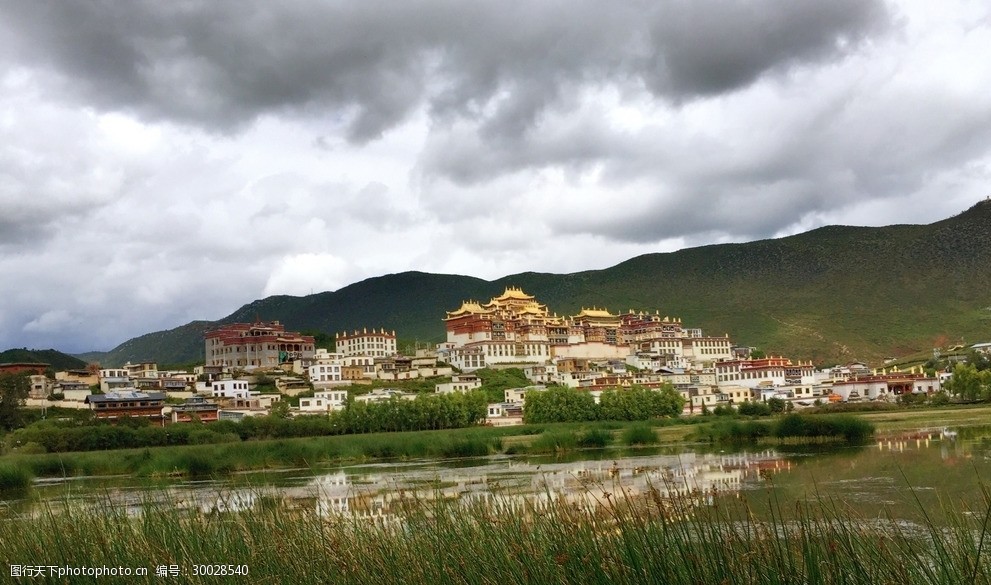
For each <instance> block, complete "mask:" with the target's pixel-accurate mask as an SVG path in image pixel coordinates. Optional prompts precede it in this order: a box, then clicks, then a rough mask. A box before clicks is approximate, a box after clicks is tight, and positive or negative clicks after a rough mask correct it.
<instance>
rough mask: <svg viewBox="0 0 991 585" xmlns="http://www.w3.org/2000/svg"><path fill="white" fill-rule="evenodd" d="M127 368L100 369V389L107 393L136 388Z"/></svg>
mask: <svg viewBox="0 0 991 585" xmlns="http://www.w3.org/2000/svg"><path fill="white" fill-rule="evenodd" d="M134 389H135V388H134V384H133V383H132V382H131V378H130V376H128V374H127V370H125V369H123V368H105V369H102V370H100V391H101V392H103V393H104V394H106V393H107V392H113V391H115V390H124V391H127V390H134Z"/></svg>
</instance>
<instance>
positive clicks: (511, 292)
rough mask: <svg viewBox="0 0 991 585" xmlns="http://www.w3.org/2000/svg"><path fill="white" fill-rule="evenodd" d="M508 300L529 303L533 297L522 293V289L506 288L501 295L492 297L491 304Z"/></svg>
mask: <svg viewBox="0 0 991 585" xmlns="http://www.w3.org/2000/svg"><path fill="white" fill-rule="evenodd" d="M510 299H513V300H520V301H530V300H533V297H532V296H530V295H528V294H526V293H525V292H523V290H522V289H519V288H516V287H513V286H507V287H506V290H505V291H504V292H503V293H502V294H501V295H499V296H497V297H492V301H491V302H496V301H508V300H510Z"/></svg>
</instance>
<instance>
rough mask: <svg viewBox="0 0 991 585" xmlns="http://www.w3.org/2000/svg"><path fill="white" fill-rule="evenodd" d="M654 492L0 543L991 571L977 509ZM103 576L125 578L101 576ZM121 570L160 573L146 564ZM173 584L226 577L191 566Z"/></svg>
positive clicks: (415, 572) (479, 571) (75, 554)
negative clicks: (898, 512) (865, 513)
mask: <svg viewBox="0 0 991 585" xmlns="http://www.w3.org/2000/svg"><path fill="white" fill-rule="evenodd" d="M716 501H717V503H718V504H719V505H718V506H706V505H703V502H704V500H700V499H699V498H697V497H695V498H683V499H673V500H670V499H666V498H662V497H661V496H660V493H659V492H657V491H652V492H650V493H649V494H647V495H646V496H645V497H640V498H632V497H631V498H630V499H626V498H623V497H621V494H616V495H609V496H606V500H605V501H603V502H600V504H601V505H600V506H599V507H597V508H586V507H583V506H576V505H574V503H566V502H552V503H550V504H546V505H540V506H538V505H536V504H534V503H533V502H532V501H529V502H526V501H524V502H518V501H513V502H511V501H503V502H496V503H495V504H492V505H483V504H472V505H459V504H457V503H450V502H446V503H445V502H432V503H429V504H418V503H416V502H407V503H406V504H405V506H403V507H402V509H401V519H397V520H394V521H390V520H384V521H377V522H371V521H369V520H367V519H364V518H360V517H358V516H339V517H330V518H326V517H320V516H318V515H317V514H316V513H315V512H314V511H312V510H311V509H298V508H291V507H289V506H288V505H287V504H284V503H280V502H277V501H273V502H268V503H266V505H259V506H256V507H255V508H254V509H252V510H250V511H248V512H239V513H216V512H214V513H211V514H200V513H198V512H176V511H174V510H170V509H169V508H168V506H167V505H164V504H159V505H154V506H151V507H150V508H148V509H146V511H145V512H144V513H143V515H141V516H139V517H129V516H127V515H126V513H124V512H122V511H119V510H110V511H107V512H96V511H91V510H86V511H83V510H79V509H74V508H72V507H71V506H69V507H68V508H67V509H66V510H65V511H58V510H49V511H48V512H46V513H42V514H40V515H37V516H36V517H33V518H14V519H11V520H9V521H6V522H0V542H2V543H3V544H4V547H3V550H2V552H0V556H3V557H4V561H5V562H7V563H25V564H28V563H29V564H32V565H42V566H46V565H59V566H63V565H67V566H92V565H93V564H95V563H99V564H107V565H114V566H125V567H127V566H132V567H141V566H143V567H154V566H156V565H171V564H177V565H180V566H181V567H183V568H184V569H185V570H187V571H190V570H191V567H192V566H193V565H194V564H200V563H204V562H223V563H233V564H237V565H243V564H247V565H248V568H249V577H248V578H242V579H239V582H265V583H269V582H280V583H299V584H309V583H500V584H514V583H593V582H595V583H604V582H608V583H637V584H639V583H669V584H674V585H677V584H682V583H684V584H697V583H738V584H744V585H748V584H755V585H758V584H788V583H794V584H810V585H817V584H832V583H849V584H858V583H864V584H868V583H870V584H874V583H899V584H912V583H988V582H991V557H989V555H988V554H987V551H986V548H987V546H988V536H989V534H988V529H989V511H991V508H989V507H988V501H987V498H986V497H985V502H984V504H983V507H982V508H981V509H979V510H973V511H964V512H954V513H951V514H950V516H949V518H950V519H949V521H948V522H947V523H946V524H936V523H935V522H933V521H930V520H929V519H928V517H926V516H923V519H922V520H921V521H919V522H917V523H911V522H904V521H901V520H897V519H894V518H887V517H884V516H882V517H881V518H880V519H879V518H877V517H873V518H863V517H857V516H854V515H852V514H851V513H850V512H849V511H847V510H845V509H843V508H842V507H840V506H838V505H837V504H835V503H834V502H833V501H830V500H820V501H817V502H811V503H802V502H800V503H798V504H796V505H795V506H794V507H792V506H776V505H774V504H773V502H772V505H771V506H770V507H769V512H765V513H763V514H761V515H758V514H757V513H755V512H754V510H753V509H751V508H749V507H748V506H747V505H746V504H745V503H742V502H740V501H739V500H735V499H728V498H717V500H716ZM108 582H123V581H114V580H112V579H111V580H109V581H108ZM126 582H128V583H160V582H161V578H158V577H155V576H154V570H152V572H151V575H149V576H148V577H147V578H143V579H142V578H134V577H132V578H130V579H128V580H127V581H126ZM170 582H174V583H229V582H231V577H214V578H210V577H193V576H192V575H190V574H186V575H185V576H182V577H179V578H175V579H172V580H170Z"/></svg>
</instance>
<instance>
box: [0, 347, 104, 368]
mask: <svg viewBox="0 0 991 585" xmlns="http://www.w3.org/2000/svg"><path fill="white" fill-rule="evenodd" d="M21 362H23V363H34V364H37V363H42V364H48V365H50V366H52V368H54V369H55V370H73V369H79V368H85V367H86V362H85V361H83V360H81V359H79V358H77V357H73V356H71V355H69V354H67V353H62V352H60V351H57V350H54V349H8V350H6V351H2V352H0V364H6V363H21Z"/></svg>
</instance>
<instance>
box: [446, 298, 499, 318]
mask: <svg viewBox="0 0 991 585" xmlns="http://www.w3.org/2000/svg"><path fill="white" fill-rule="evenodd" d="M491 312H492V311H489V310H486V309H484V308H482V306H481V305H479V304H478V301H462V302H461V308H459V309H457V310H455V311H448V312H447V318H448V319H453V318H455V317H461V316H462V315H481V314H488V313H491Z"/></svg>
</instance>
